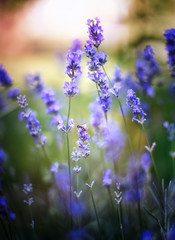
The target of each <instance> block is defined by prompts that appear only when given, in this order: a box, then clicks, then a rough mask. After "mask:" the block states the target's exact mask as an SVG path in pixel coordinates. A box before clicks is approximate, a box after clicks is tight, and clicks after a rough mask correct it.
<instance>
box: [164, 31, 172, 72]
mask: <svg viewBox="0 0 175 240" xmlns="http://www.w3.org/2000/svg"><path fill="white" fill-rule="evenodd" d="M163 35H164V38H165V41H166V50H167V52H168V66H169V70H170V73H171V76H175V28H170V29H166V30H165V32H164V34H163Z"/></svg>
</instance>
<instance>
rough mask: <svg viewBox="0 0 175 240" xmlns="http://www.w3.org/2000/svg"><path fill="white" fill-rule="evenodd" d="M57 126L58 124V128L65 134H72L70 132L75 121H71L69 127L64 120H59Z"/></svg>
mask: <svg viewBox="0 0 175 240" xmlns="http://www.w3.org/2000/svg"><path fill="white" fill-rule="evenodd" d="M57 124H58V125H57V128H58V129H59V130H62V131H63V132H65V133H68V132H70V130H71V129H72V128H73V127H74V121H73V119H72V118H71V119H69V121H68V125H67V126H65V125H64V122H63V120H62V118H59V119H58V122H57Z"/></svg>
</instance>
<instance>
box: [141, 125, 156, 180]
mask: <svg viewBox="0 0 175 240" xmlns="http://www.w3.org/2000/svg"><path fill="white" fill-rule="evenodd" d="M142 129H143V132H144V135H145V138H146V142H147V145H148V148H150V144H149V141H148V138H147V135H146V133H145V128H144V125H143V124H142ZM150 155H151V159H152V163H153V166H154V171H155V174H156V178H157V181H158V183H159V174H158V171H157V167H156V163H155V160H154V158H153V154H152V151H150Z"/></svg>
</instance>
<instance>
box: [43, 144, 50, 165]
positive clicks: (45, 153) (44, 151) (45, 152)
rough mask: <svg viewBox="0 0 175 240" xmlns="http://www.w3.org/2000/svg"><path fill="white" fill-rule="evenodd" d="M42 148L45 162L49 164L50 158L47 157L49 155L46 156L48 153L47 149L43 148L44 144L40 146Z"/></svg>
mask: <svg viewBox="0 0 175 240" xmlns="http://www.w3.org/2000/svg"><path fill="white" fill-rule="evenodd" d="M42 150H43V153H44V156H45V158H46V159H47V162H48V163H49V164H51V163H52V162H51V160H50V158H49V156H48V154H47V151H46V149H45V146H42Z"/></svg>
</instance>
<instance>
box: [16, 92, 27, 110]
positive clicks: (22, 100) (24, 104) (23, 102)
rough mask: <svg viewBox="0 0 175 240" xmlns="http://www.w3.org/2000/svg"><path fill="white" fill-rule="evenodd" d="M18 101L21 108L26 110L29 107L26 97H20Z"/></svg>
mask: <svg viewBox="0 0 175 240" xmlns="http://www.w3.org/2000/svg"><path fill="white" fill-rule="evenodd" d="M17 99H18V104H19V106H20V108H22V109H24V108H26V107H27V106H28V103H27V102H26V96H25V95H24V96H22V95H20V96H19V97H17Z"/></svg>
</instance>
